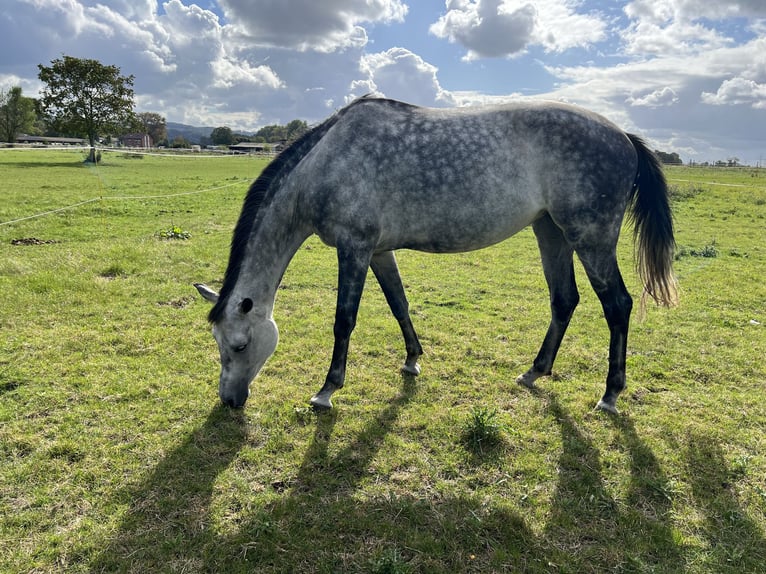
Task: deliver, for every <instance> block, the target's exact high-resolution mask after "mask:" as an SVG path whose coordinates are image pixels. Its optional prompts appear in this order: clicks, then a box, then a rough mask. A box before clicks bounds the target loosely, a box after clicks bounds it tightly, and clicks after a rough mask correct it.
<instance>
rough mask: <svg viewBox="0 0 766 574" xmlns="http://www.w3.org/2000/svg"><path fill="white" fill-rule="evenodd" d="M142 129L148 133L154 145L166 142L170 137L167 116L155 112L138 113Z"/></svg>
mask: <svg viewBox="0 0 766 574" xmlns="http://www.w3.org/2000/svg"><path fill="white" fill-rule="evenodd" d="M138 121H139V123H140V124H141V129H143V130H144V131H145V132H146V133H148V134H149V135H150V136H151V138H152V141H153V142H154V145H159V144H160V143H162V142H166V141H167V139H168V127H167V124H166V122H165V118H164V117H162V116H161V115H160V114H157V113H154V112H141V113H140V114H138Z"/></svg>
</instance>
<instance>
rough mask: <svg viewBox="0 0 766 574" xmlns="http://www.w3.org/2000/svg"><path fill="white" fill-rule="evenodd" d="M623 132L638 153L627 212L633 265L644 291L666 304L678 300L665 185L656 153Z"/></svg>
mask: <svg viewBox="0 0 766 574" xmlns="http://www.w3.org/2000/svg"><path fill="white" fill-rule="evenodd" d="M627 135H628V138H629V139H630V141H631V143H632V144H633V147H634V148H635V149H636V153H637V154H638V175H637V176H636V187H635V188H634V190H633V196H632V211H631V213H630V217H631V219H632V220H633V224H634V240H635V242H636V267H637V268H638V274H639V276H640V277H641V281H643V283H644V290H645V294H648V295H649V296H651V297H652V299H654V300H655V301H656V302H657V303H658V304H660V305H665V306H666V307H670V306H672V305H675V304H676V303H677V302H678V293H677V291H676V281H675V278H674V277H673V257H674V255H675V247H676V242H675V239H674V238H673V216H672V214H671V211H670V199H669V197H668V185H667V182H666V181H665V176H664V174H663V173H662V166H661V164H660V161H659V159H657V156H655V155H654V153H653V152H652V151H651V150H650V149H649V148H648V147H647V146H646V144H645V143H644V141H643V140H642V139H641V138H639V137H638V136H635V135H633V134H627Z"/></svg>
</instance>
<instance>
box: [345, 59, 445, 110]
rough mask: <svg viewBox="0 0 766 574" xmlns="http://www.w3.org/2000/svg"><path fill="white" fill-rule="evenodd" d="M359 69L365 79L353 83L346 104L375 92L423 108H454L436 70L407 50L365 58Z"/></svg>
mask: <svg viewBox="0 0 766 574" xmlns="http://www.w3.org/2000/svg"><path fill="white" fill-rule="evenodd" d="M359 69H360V71H361V72H362V75H363V77H362V79H359V80H356V81H354V82H353V83H352V85H351V94H349V97H348V98H347V100H349V99H353V98H354V97H358V96H361V95H364V94H365V93H367V92H372V93H377V94H380V95H382V96H386V97H390V98H395V99H399V100H404V101H407V102H410V103H413V104H417V105H422V106H444V105H452V104H454V100H453V98H452V95H451V94H450V93H449V92H447V91H446V90H444V89H443V88H442V87H441V85H440V84H439V80H438V78H437V72H438V70H437V68H436V67H435V66H433V65H431V64H429V63H428V62H426V61H424V60H423V59H422V58H421V57H420V56H418V55H417V54H413V53H412V52H410V51H409V50H406V49H404V48H391V49H390V50H386V51H385V52H379V53H377V54H366V55H364V56H362V59H361V61H360V64H359Z"/></svg>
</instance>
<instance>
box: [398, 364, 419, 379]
mask: <svg viewBox="0 0 766 574" xmlns="http://www.w3.org/2000/svg"><path fill="white" fill-rule="evenodd" d="M402 373H404V374H405V375H412V376H413V377H417V376H418V375H419V374H420V365H418V364H417V363H415V364H414V365H412V366H410V365H408V364H406V363H405V364H404V365H402Z"/></svg>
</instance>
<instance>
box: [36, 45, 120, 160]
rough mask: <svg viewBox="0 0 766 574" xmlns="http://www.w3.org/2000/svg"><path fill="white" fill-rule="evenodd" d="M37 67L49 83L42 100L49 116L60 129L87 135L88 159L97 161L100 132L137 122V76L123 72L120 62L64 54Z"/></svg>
mask: <svg viewBox="0 0 766 574" xmlns="http://www.w3.org/2000/svg"><path fill="white" fill-rule="evenodd" d="M37 67H38V69H39V70H40V72H39V74H38V78H40V81H42V82H43V83H44V84H46V85H45V87H44V88H43V91H42V98H41V100H40V101H41V104H42V109H43V110H44V113H45V116H46V118H47V119H48V121H49V123H51V124H52V125H53V126H55V127H56V129H58V130H60V131H67V132H70V133H73V134H74V133H77V134H84V135H86V136H87V138H88V141H89V142H90V148H91V149H90V156H89V157H88V161H91V162H95V161H96V140H97V139H98V137H99V135H102V134H106V133H109V132H117V133H119V132H120V131H122V130H123V129H125V126H130V125H132V124H133V123H134V117H135V116H134V113H133V79H134V77H133V76H132V75H130V76H121V75H120V68H118V67H117V66H106V65H104V64H102V63H101V62H99V61H98V60H90V59H81V58H73V57H71V56H64V57H63V58H61V59H57V60H52V61H51V65H50V66H43V65H42V64H39V65H38V66H37Z"/></svg>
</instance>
